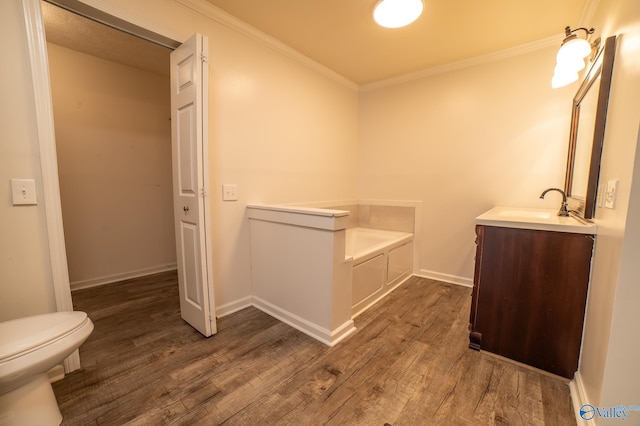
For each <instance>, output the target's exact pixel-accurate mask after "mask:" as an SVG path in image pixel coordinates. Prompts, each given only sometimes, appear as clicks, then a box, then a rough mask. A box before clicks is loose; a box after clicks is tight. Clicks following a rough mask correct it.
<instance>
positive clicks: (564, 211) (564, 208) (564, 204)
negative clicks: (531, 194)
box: [540, 188, 569, 216]
mask: <svg viewBox="0 0 640 426" xmlns="http://www.w3.org/2000/svg"><path fill="white" fill-rule="evenodd" d="M549 191H558V192H559V193H561V194H562V205H561V206H560V211H559V212H558V216H569V210H568V209H567V194H565V193H564V191H563V190H562V189H559V188H549V189H545V190H544V192H543V193H542V194H541V195H540V198H542V199H544V196H545V195H546V194H547V192H549Z"/></svg>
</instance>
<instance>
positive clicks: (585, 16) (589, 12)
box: [578, 0, 600, 28]
mask: <svg viewBox="0 0 640 426" xmlns="http://www.w3.org/2000/svg"><path fill="white" fill-rule="evenodd" d="M599 4H600V0H587V1H586V2H585V4H584V7H583V8H582V13H581V14H580V19H579V20H578V22H579V24H580V26H584V27H587V28H588V27H589V22H591V21H592V20H593V16H594V15H595V13H596V9H597V8H598V5H599Z"/></svg>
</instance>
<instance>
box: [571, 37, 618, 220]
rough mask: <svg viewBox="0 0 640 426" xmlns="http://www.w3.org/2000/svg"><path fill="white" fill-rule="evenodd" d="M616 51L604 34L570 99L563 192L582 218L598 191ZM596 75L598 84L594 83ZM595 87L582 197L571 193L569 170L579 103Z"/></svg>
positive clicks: (589, 213) (590, 209) (588, 216)
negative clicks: (589, 145)
mask: <svg viewBox="0 0 640 426" xmlns="http://www.w3.org/2000/svg"><path fill="white" fill-rule="evenodd" d="M615 50H616V36H611V37H608V38H607V39H606V41H605V44H604V47H603V48H602V49H601V50H600V52H598V55H597V56H596V59H595V60H594V63H593V65H592V67H591V68H590V69H589V72H588V73H587V74H586V76H585V78H584V81H583V82H582V84H581V85H580V88H579V89H578V91H577V92H576V95H575V96H574V98H573V107H572V110H571V132H570V135H569V153H568V155H567V171H566V175H565V184H564V191H565V193H566V194H567V201H568V207H569V210H573V211H575V212H577V213H578V214H579V215H580V216H582V217H583V218H585V219H592V218H593V216H594V215H595V207H596V196H597V192H598V177H599V174H600V160H601V157H602V145H603V143H604V132H605V125H606V121H607V106H608V104H609V92H610V89H611V77H612V74H613V61H614V58H615ZM598 77H600V84H599V85H598V86H595V85H594V83H595V82H596V80H597V79H598ZM594 87H596V88H597V90H598V100H597V104H596V116H595V125H594V129H593V141H592V146H591V160H590V163H589V172H588V180H587V193H586V197H583V196H578V195H574V194H573V193H572V184H573V172H574V163H575V154H576V144H577V141H578V123H579V120H580V103H581V102H582V100H583V99H584V97H585V96H586V95H587V93H588V92H589V90H591V89H592V88H594Z"/></svg>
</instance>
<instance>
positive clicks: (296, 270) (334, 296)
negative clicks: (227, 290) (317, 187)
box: [247, 205, 355, 346]
mask: <svg viewBox="0 0 640 426" xmlns="http://www.w3.org/2000/svg"><path fill="white" fill-rule="evenodd" d="M247 210H248V216H249V223H250V231H251V274H252V286H253V300H254V305H255V306H256V307H257V308H258V309H260V310H262V311H264V312H266V313H268V314H269V315H271V316H273V317H275V318H278V319H279V320H281V321H283V322H285V323H287V324H289V325H291V326H292V327H294V328H296V329H298V330H300V331H302V332H303V333H306V334H308V335H309V336H311V337H313V338H315V339H317V340H319V341H321V342H323V343H325V344H327V345H329V346H333V345H335V344H336V343H338V342H339V341H340V340H342V339H344V338H345V337H347V336H348V335H349V334H351V333H352V332H354V331H355V326H354V324H353V320H352V319H351V270H352V259H351V258H346V257H345V245H346V228H347V223H348V214H349V213H348V212H347V211H343V210H330V209H315V208H304V207H292V206H257V205H250V206H248V207H247Z"/></svg>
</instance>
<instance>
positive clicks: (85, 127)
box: [47, 43, 176, 288]
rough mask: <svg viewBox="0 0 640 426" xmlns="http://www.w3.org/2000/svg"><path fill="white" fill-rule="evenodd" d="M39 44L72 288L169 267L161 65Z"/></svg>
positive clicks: (165, 80)
mask: <svg viewBox="0 0 640 426" xmlns="http://www.w3.org/2000/svg"><path fill="white" fill-rule="evenodd" d="M47 50H48V56H49V69H50V78H51V90H52V96H53V112H54V119H55V129H56V145H57V154H58V171H59V172H58V175H59V177H60V192H61V197H62V214H63V218H64V231H65V242H66V250H67V261H68V267H69V278H70V281H71V285H72V288H75V287H76V286H78V285H91V284H96V283H103V282H109V281H117V280H119V279H124V278H127V277H130V276H135V275H140V274H144V273H152V272H157V271H160V270H166V269H167V268H169V269H170V268H171V267H174V268H175V264H176V253H175V236H174V225H173V202H172V178H171V121H170V117H171V110H170V96H169V75H168V70H167V74H166V75H160V74H156V73H152V72H149V71H145V70H141V69H137V68H133V67H129V66H125V65H121V64H118V63H115V62H112V61H107V60H104V59H100V58H97V57H94V56H90V55H87V54H84V53H80V52H76V51H74V50H71V49H67V48H64V47H61V46H58V45H55V44H51V43H48V45H47ZM168 56H169V50H168V49H167V57H168Z"/></svg>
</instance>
